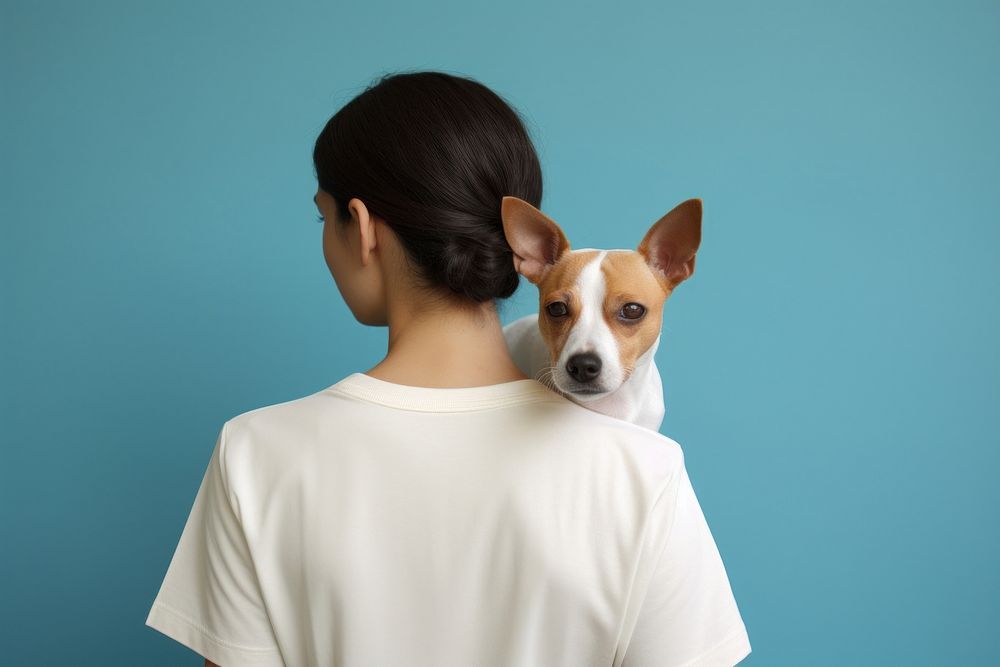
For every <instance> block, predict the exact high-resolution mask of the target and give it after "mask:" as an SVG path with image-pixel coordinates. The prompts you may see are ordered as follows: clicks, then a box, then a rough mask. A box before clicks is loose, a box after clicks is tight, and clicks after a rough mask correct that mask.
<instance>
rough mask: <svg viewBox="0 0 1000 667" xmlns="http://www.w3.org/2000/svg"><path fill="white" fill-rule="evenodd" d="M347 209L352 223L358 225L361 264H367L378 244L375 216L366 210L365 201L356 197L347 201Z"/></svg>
mask: <svg viewBox="0 0 1000 667" xmlns="http://www.w3.org/2000/svg"><path fill="white" fill-rule="evenodd" d="M347 210H348V211H350V213H351V221H352V223H356V224H357V225H358V235H359V236H360V239H361V248H360V250H361V256H360V259H361V266H368V264H369V263H370V262H371V254H372V251H374V250H375V248H376V247H377V246H378V239H377V238H376V236H375V218H374V216H372V215H371V214H370V213H369V212H368V207H367V206H365V203H364V202H363V201H361V200H360V199H358V198H357V197H354V198H353V199H351V200H350V201H349V202H347Z"/></svg>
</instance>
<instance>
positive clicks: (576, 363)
mask: <svg viewBox="0 0 1000 667" xmlns="http://www.w3.org/2000/svg"><path fill="white" fill-rule="evenodd" d="M566 371H567V372H568V373H569V374H570V375H572V376H573V378H574V379H575V380H577V381H578V382H590V381H591V380H593V379H594V378H595V377H597V376H598V374H600V372H601V358H600V357H599V356H597V355H596V354H594V353H593V352H581V353H579V354H574V355H573V356H572V357H570V358H569V361H567V362H566Z"/></svg>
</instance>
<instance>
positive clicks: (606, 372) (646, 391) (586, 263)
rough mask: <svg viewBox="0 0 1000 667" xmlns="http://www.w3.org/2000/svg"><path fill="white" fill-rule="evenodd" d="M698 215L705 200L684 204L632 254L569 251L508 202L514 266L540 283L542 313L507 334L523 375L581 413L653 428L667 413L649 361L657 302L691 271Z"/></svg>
mask: <svg viewBox="0 0 1000 667" xmlns="http://www.w3.org/2000/svg"><path fill="white" fill-rule="evenodd" d="M701 217H702V202H701V199H699V198H694V199H688V200H686V201H683V202H681V203H680V204H678V205H677V206H676V207H674V208H673V209H671V210H670V211H669V212H668V213H667V214H666V215H664V216H663V217H662V218H660V219H659V220H657V221H656V222H655V223H654V224H653V226H652V227H650V228H649V230H648V231H647V232H646V234H645V236H644V237H643V239H642V242H641V243H639V246H638V247H637V248H636V249H635V250H629V249H624V248H615V249H611V250H599V249H595V248H580V249H578V250H571V249H570V245H569V241H567V240H566V235H565V234H563V231H562V229H561V228H560V227H559V225H557V224H556V223H555V222H554V221H553V220H552V219H551V218H549V217H548V216H547V215H545V214H544V213H542V212H541V211H540V210H538V209H537V208H535V207H534V206H532V205H531V204H529V203H528V202H526V201H524V200H523V199H519V198H517V197H510V196H507V197H504V198H503V200H502V203H501V218H502V219H503V230H504V235H505V236H506V237H507V242H508V244H509V245H510V247H511V249H512V250H513V251H514V268H515V270H516V271H517V272H518V273H519V274H521V275H523V276H524V277H525V278H527V279H528V281H530V282H531V283H533V284H535V285H537V286H538V297H539V308H538V312H537V313H533V314H531V315H526V316H524V317H522V318H520V319H517V320H515V321H513V322H511V323H509V324H507V325H506V326H504V327H503V335H504V338H505V339H506V341H507V347H508V348H509V350H510V353H511V357H512V358H513V360H514V363H515V364H516V365H517V366H518V368H520V370H521V372H523V373H524V374H525V375H528V376H529V377H532V378H534V379H536V380H538V381H540V382H542V383H543V384H545V385H546V386H548V387H549V388H551V389H553V390H555V391H556V392H558V393H560V394H562V395H563V396H565V397H567V398H569V399H570V400H572V401H574V402H575V403H577V404H579V405H582V406H583V407H585V408H588V409H590V410H594V411H596V412H600V413H603V414H607V415H610V416H612V417H617V418H618V419H623V420H625V421H628V422H631V423H633V424H637V425H639V426H643V427H646V428H649V429H652V430H654V431H659V429H660V426H661V425H662V423H663V415H664V412H665V406H664V402H663V384H662V381H661V379H660V373H659V371H658V370H657V368H656V361H655V359H654V355H655V354H656V350H657V348H658V347H659V345H660V335H661V326H662V322H663V318H662V313H663V304H664V303H665V302H666V300H667V298H668V297H669V296H670V294H671V293H673V291H674V289H676V287H677V286H678V285H679V284H680V283H681V282H683V281H684V280H687V279H688V278H690V277H691V275H692V274H693V273H694V265H695V253H696V252H697V251H698V246H699V244H700V243H701Z"/></svg>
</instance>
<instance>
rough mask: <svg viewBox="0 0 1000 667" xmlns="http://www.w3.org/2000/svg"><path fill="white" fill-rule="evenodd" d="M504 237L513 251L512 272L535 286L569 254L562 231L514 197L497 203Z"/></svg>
mask: <svg viewBox="0 0 1000 667" xmlns="http://www.w3.org/2000/svg"><path fill="white" fill-rule="evenodd" d="M500 217H501V219H502V220H503V233H504V235H505V236H506V237H507V243H509V244H510V247H511V249H512V250H513V251H514V269H515V270H516V271H517V272H518V273H520V274H521V275H522V276H524V277H525V278H527V279H528V280H529V281H531V282H532V283H534V284H536V285H537V284H538V283H539V282H540V281H541V279H542V276H543V275H545V272H546V271H547V270H548V269H549V267H550V266H551V265H552V264H555V263H556V262H557V261H559V258H560V257H562V256H563V253H565V252H567V251H568V250H569V241H567V240H566V235H565V234H563V231H562V229H560V228H559V225H557V224H556V223H555V221H553V220H552V218H550V217H549V216H547V215H545V214H544V213H542V212H541V211H539V210H538V209H537V208H535V207H534V206H532V205H531V204H529V203H528V202H526V201H524V200H523V199H518V198H517V197H510V196H508V197H504V198H503V201H502V202H501V203H500Z"/></svg>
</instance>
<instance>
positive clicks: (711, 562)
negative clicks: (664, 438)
mask: <svg viewBox="0 0 1000 667" xmlns="http://www.w3.org/2000/svg"><path fill="white" fill-rule="evenodd" d="M671 501H672V502H671ZM650 520H651V524H650V533H649V534H650V542H649V543H648V544H647V547H648V551H646V552H645V553H646V554H647V555H648V556H650V557H652V560H651V563H652V565H651V567H650V568H649V569H651V571H652V572H651V574H648V575H647V576H646V577H645V579H646V581H647V583H646V586H645V590H644V596H643V597H642V598H641V602H639V603H638V614H637V616H636V618H635V620H634V623H635V625H634V628H633V631H632V635H631V638H630V639H629V641H628V644H627V647H626V649H625V655H624V659H623V661H622V663H621V664H622V666H623V667H652V666H654V665H655V666H656V667H680V666H681V665H683V666H684V667H696V666H697V667H732V666H733V665H735V664H737V663H738V662H740V661H741V660H743V658H745V657H746V656H747V655H749V654H750V639H749V637H748V635H747V631H746V627H745V625H744V623H743V619H742V617H741V616H740V612H739V609H738V607H737V605H736V599H735V598H734V597H733V592H732V589H731V588H730V584H729V577H728V575H727V574H726V568H725V566H724V565H723V563H722V557H721V556H720V554H719V550H718V548H717V547H716V544H715V539H714V538H713V537H712V533H711V531H710V530H709V528H708V523H707V522H706V520H705V516H704V514H703V513H702V510H701V505H700V504H699V503H698V498H697V496H696V495H695V492H694V488H693V487H692V486H691V480H690V479H689V478H688V474H687V469H686V467H685V466H683V465H681V466H680V468H679V469H678V470H677V471H676V472H675V473H674V475H673V481H672V482H671V483H669V484H667V485H666V486H665V488H664V490H663V492H662V493H661V495H660V496H659V498H658V499H657V501H656V503H655V504H654V506H653V510H652V513H651V516H650Z"/></svg>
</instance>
